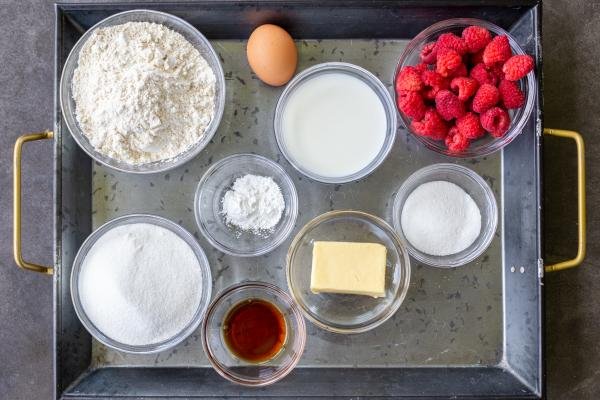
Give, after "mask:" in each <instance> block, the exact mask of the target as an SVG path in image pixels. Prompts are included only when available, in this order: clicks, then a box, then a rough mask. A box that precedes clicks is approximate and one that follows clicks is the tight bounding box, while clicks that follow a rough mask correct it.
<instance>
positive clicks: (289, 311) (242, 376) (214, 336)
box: [202, 282, 306, 386]
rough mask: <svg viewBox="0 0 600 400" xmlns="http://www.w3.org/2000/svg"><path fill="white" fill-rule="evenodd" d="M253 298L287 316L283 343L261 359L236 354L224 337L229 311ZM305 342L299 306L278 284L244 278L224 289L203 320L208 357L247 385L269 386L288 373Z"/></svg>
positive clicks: (220, 369) (223, 373)
mask: <svg viewBox="0 0 600 400" xmlns="http://www.w3.org/2000/svg"><path fill="white" fill-rule="evenodd" d="M250 299H259V300H265V301H267V302H269V303H271V304H272V305H274V306H275V307H276V308H277V309H278V310H279V311H280V312H281V314H282V315H283V316H284V319H285V325H286V338H285V342H284V344H283V347H282V348H281V350H280V351H279V352H278V353H277V354H276V355H275V356H274V357H273V358H271V359H269V360H267V361H265V362H262V363H253V362H249V361H246V360H243V359H240V358H238V357H236V356H235V355H234V354H233V353H232V352H231V351H230V350H229V349H228V348H227V344H226V343H225V339H224V337H223V322H224V320H225V318H226V317H227V314H228V313H229V311H231V310H232V309H233V308H234V307H235V306H236V305H238V304H240V303H242V302H244V301H247V300H250ZM305 343H306V325H305V323H304V318H303V317H302V313H301V312H300V310H299V309H298V306H297V305H296V304H294V301H293V300H292V299H291V298H290V296H288V295H287V294H286V293H285V292H284V291H283V290H281V289H280V288H279V287H277V286H275V285H271V284H269V283H264V282H243V283H240V284H237V285H234V286H231V287H229V288H227V289H225V290H224V291H223V292H221V293H220V294H219V295H218V296H217V298H215V299H214V300H213V302H212V303H211V304H210V306H209V307H208V311H207V312H206V316H205V317H204V321H203V323H202V345H203V346H204V351H205V352H206V355H207V356H208V360H209V361H210V363H211V364H212V366H213V367H214V369H215V370H216V371H217V372H218V373H219V375H221V376H222V377H223V378H225V379H228V380H230V381H231V382H234V383H238V384H240V385H244V386H266V385H270V384H272V383H275V382H277V381H279V380H280V379H282V378H283V377H285V376H286V375H287V374H289V373H290V372H291V371H292V370H293V369H294V367H295V366H296V365H297V364H298V361H300V358H301V357H302V353H303V352H304V345H305Z"/></svg>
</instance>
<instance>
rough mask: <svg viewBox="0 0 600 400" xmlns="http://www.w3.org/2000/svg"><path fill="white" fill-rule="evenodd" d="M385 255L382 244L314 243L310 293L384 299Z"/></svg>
mask: <svg viewBox="0 0 600 400" xmlns="http://www.w3.org/2000/svg"><path fill="white" fill-rule="evenodd" d="M386 252H387V250H386V248H385V246H383V245H381V244H379V243H354V242H315V243H314V245H313V259H312V271H311V275H310V290H311V291H312V292H313V293H344V294H358V295H365V296H373V297H383V296H385V264H386Z"/></svg>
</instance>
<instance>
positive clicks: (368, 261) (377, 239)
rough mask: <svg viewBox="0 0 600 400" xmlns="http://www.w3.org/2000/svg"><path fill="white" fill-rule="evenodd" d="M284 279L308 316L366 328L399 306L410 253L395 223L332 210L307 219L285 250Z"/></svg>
mask: <svg viewBox="0 0 600 400" xmlns="http://www.w3.org/2000/svg"><path fill="white" fill-rule="evenodd" d="M286 261H287V266H286V274H287V283H288V287H289V290H290V293H291V294H292V297H293V298H294V300H295V301H296V303H297V304H298V305H299V306H300V309H301V310H302V312H303V313H304V315H305V316H306V318H307V319H308V320H310V321H311V322H312V323H314V324H315V325H316V326H318V327H320V328H322V329H325V330H327V331H330V332H334V333H344V334H350V333H361V332H366V331H369V330H371V329H374V328H376V327H377V326H379V325H381V324H383V323H384V322H385V321H387V320H388V319H389V318H390V317H391V316H392V315H394V313H395V312H396V311H397V310H398V308H400V305H401V304H402V301H403V300H404V298H405V297H406V292H407V291H408V286H409V283H410V258H409V255H408V251H407V250H406V248H405V247H404V245H403V244H402V242H401V240H400V238H399V237H398V235H397V234H396V233H395V231H394V229H393V228H392V227H391V226H390V225H388V224H387V223H386V222H385V221H384V220H382V219H381V218H379V217H376V216H374V215H371V214H368V213H365V212H362V211H352V210H341V211H330V212H327V213H325V214H321V215H319V216H318V217H316V218H314V219H313V220H311V221H310V222H308V223H307V224H306V225H305V226H304V227H303V228H302V229H301V230H300V231H299V232H298V234H297V235H296V237H295V238H294V240H293V241H292V244H291V245H290V249H289V251H288V254H287V260H286Z"/></svg>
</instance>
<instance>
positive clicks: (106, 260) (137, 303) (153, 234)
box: [78, 223, 201, 345]
mask: <svg viewBox="0 0 600 400" xmlns="http://www.w3.org/2000/svg"><path fill="white" fill-rule="evenodd" d="M78 284H79V292H80V297H81V303H82V306H83V308H84V310H85V312H86V314H87V316H88V318H89V319H90V320H91V321H92V323H93V324H94V325H95V326H96V327H97V328H98V329H99V330H100V331H101V332H102V333H104V334H105V335H106V336H108V337H110V338H111V339H113V340H116V341H118V342H121V343H125V344H129V345H147V344H154V343H158V342H161V341H163V340H166V339H169V338H171V337H173V336H174V335H176V334H177V333H179V332H180V331H181V330H182V329H183V328H185V326H186V325H187V324H188V323H189V322H190V321H191V320H192V317H193V316H194V313H195V311H196V310H197V308H198V306H199V303H200V296H199V291H200V284H201V272H200V267H199V265H198V259H197V258H196V255H195V254H194V252H193V250H192V248H191V247H190V246H189V245H188V244H187V243H186V242H185V241H184V240H183V239H181V238H180V237H179V236H177V235H176V234H175V233H173V232H171V231H169V230H168V229H165V228H162V227H159V226H156V225H152V224H145V223H135V224H129V225H122V226H118V227H116V228H114V229H112V230H110V231H108V232H106V233H105V234H104V235H103V236H102V237H101V238H100V239H99V240H98V241H97V242H96V243H95V244H94V245H93V246H92V248H91V249H90V251H89V252H88V254H87V256H86V258H85V260H84V262H83V265H82V268H81V273H80V276H79V282H78Z"/></svg>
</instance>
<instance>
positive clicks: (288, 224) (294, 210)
mask: <svg viewBox="0 0 600 400" xmlns="http://www.w3.org/2000/svg"><path fill="white" fill-rule="evenodd" d="M242 158H251V159H253V160H256V161H258V162H260V163H264V164H265V165H267V166H268V168H270V169H273V170H276V171H278V172H280V173H281V176H282V177H283V179H282V181H283V182H285V186H286V187H287V189H289V192H290V200H289V203H290V204H287V202H286V204H285V209H286V210H289V212H290V214H289V217H288V218H287V219H286V220H285V221H282V222H283V223H284V224H285V226H284V228H283V229H282V230H281V232H280V234H279V235H277V236H276V237H275V239H277V240H272V241H271V242H270V243H269V244H268V245H267V246H265V247H263V248H260V249H257V250H255V251H251V252H240V251H236V250H235V249H231V248H229V247H225V246H224V245H222V244H221V243H219V242H218V241H217V240H216V239H215V238H214V237H213V236H212V234H210V232H209V231H208V230H206V229H205V228H204V227H203V224H201V223H200V221H201V217H200V215H199V214H200V211H199V205H200V193H201V192H202V191H203V190H204V187H205V185H206V182H207V181H208V179H209V178H210V177H211V175H212V174H213V173H214V172H215V171H216V170H217V169H219V168H221V167H223V166H224V165H226V164H227V163H231V162H234V161H236V160H238V159H242ZM298 201H299V200H298V191H297V190H296V185H295V184H294V181H292V178H291V177H290V176H289V174H288V173H287V171H286V170H285V169H284V168H283V167H282V166H281V165H279V164H277V163H276V162H275V161H273V160H271V159H270V158H267V157H265V156H262V155H259V154H253V153H236V154H231V155H228V156H226V157H224V158H222V159H220V160H219V161H217V162H215V163H214V164H212V165H211V166H210V168H208V169H207V170H206V172H205V173H204V174H203V175H202V177H201V178H200V180H199V181H198V185H197V186H196V192H195V194H194V217H195V219H196V225H197V226H198V229H199V231H200V233H201V234H202V236H203V237H204V238H205V239H206V240H207V241H208V242H209V243H210V244H211V245H212V246H213V247H215V248H216V249H217V250H219V251H221V252H223V253H225V254H228V255H231V256H237V257H257V256H261V255H264V254H267V253H270V252H272V251H273V250H275V249H276V248H277V247H279V246H280V245H281V244H282V243H283V242H285V240H286V239H287V238H288V237H289V235H290V233H292V231H293V230H294V226H295V225H296V219H297V218H298ZM281 217H282V218H283V217H284V214H282V216H281ZM282 222H279V223H282Z"/></svg>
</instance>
